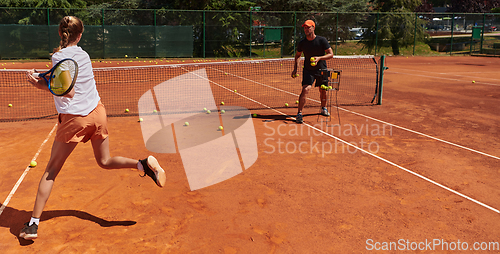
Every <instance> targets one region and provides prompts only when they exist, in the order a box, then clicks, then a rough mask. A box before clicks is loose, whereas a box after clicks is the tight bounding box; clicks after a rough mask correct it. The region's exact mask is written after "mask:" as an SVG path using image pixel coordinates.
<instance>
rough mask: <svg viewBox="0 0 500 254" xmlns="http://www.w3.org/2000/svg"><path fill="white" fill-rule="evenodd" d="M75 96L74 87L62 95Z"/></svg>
mask: <svg viewBox="0 0 500 254" xmlns="http://www.w3.org/2000/svg"><path fill="white" fill-rule="evenodd" d="M73 96H75V87H73V88H71V90H70V91H69V93H67V94H65V95H64V96H63V97H68V98H73Z"/></svg>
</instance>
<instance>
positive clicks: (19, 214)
mask: <svg viewBox="0 0 500 254" xmlns="http://www.w3.org/2000/svg"><path fill="white" fill-rule="evenodd" d="M1 206H2V204H1V203H0V207H1ZM63 216H73V217H76V218H79V219H82V220H88V221H91V222H95V223H97V224H99V225H100V226H101V227H114V226H132V225H135V224H136V223H137V222H135V221H107V220H105V219H101V218H99V217H96V216H94V215H92V214H89V213H87V212H82V211H76V210H53V211H44V212H43V213H42V217H41V218H40V221H47V220H50V219H53V218H57V217H63ZM30 218H31V211H24V210H17V209H14V208H12V207H8V206H7V207H5V210H4V211H3V213H2V214H1V215H0V227H4V228H9V229H10V233H11V234H13V235H14V236H16V237H17V239H18V240H19V244H21V245H23V246H24V245H30V244H32V243H33V241H32V240H25V239H23V238H19V232H20V231H21V229H22V228H23V227H24V223H26V222H28V221H29V219H30Z"/></svg>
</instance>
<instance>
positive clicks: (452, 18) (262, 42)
mask: <svg viewBox="0 0 500 254" xmlns="http://www.w3.org/2000/svg"><path fill="white" fill-rule="evenodd" d="M66 15H74V16H77V17H79V18H81V19H82V20H83V22H84V24H85V32H84V36H83V38H82V40H81V42H80V43H79V45H80V46H82V47H83V48H84V49H85V50H86V51H87V52H89V54H90V56H91V57H92V58H94V59H98V58H123V57H124V56H125V55H127V56H128V57H147V58H166V57H196V58H206V57H284V56H293V55H294V53H295V50H296V48H295V46H296V42H297V41H298V40H300V39H301V38H303V37H304V34H303V29H302V27H301V25H302V23H303V21H304V20H306V19H313V20H315V21H316V23H317V26H316V27H317V28H316V34H318V35H321V36H324V37H326V38H327V39H328V40H329V42H330V45H332V48H333V49H334V53H335V54H336V55H348V54H349V55H350V54H373V55H381V54H389V55H390V54H405V55H420V54H428V53H429V52H433V53H436V54H444V53H446V54H492V55H499V54H500V33H499V32H498V31H497V30H498V26H499V25H500V15H499V14H491V13H486V14H463V13H462V14H460V13H329V12H265V11H184V10H164V9H161V10H128V9H127V10H125V9H47V8H0V37H1V43H0V59H19V58H48V57H49V54H50V52H52V49H53V48H55V47H57V46H58V44H59V36H58V32H57V26H58V23H59V21H60V19H61V18H62V17H64V16H66Z"/></svg>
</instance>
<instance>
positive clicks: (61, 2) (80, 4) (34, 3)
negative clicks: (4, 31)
mask: <svg viewBox="0 0 500 254" xmlns="http://www.w3.org/2000/svg"><path fill="white" fill-rule="evenodd" d="M0 6H2V7H36V8H85V7H86V6H87V3H86V1H85V0H24V1H23V0H4V1H2V4H0Z"/></svg>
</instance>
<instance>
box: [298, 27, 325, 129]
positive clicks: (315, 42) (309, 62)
mask: <svg viewBox="0 0 500 254" xmlns="http://www.w3.org/2000/svg"><path fill="white" fill-rule="evenodd" d="M302 27H303V28H304V33H305V34H306V38H304V39H302V40H301V41H300V42H299V43H298V45H297V53H296V54H295V64H294V68H293V72H292V77H296V74H297V60H298V59H299V58H300V56H301V55H302V52H304V57H305V60H304V70H303V72H302V92H301V93H300V96H299V108H298V113H297V117H296V122H297V123H302V122H303V120H302V117H303V116H302V109H303V108H304V105H305V103H306V98H307V93H308V92H309V91H310V90H311V88H312V84H313V83H314V81H316V83H315V86H316V87H319V92H320V99H321V114H322V115H324V116H329V115H330V113H328V110H327V109H326V101H327V98H326V90H324V89H321V85H322V84H323V82H324V80H323V77H322V75H321V74H320V70H321V69H326V68H327V66H326V61H325V60H328V59H330V58H333V51H332V47H330V44H328V41H327V40H326V38H325V37H322V36H318V35H316V34H315V33H314V29H316V24H315V23H314V21H312V20H306V22H304V24H303V25H302ZM326 85H327V84H326Z"/></svg>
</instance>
